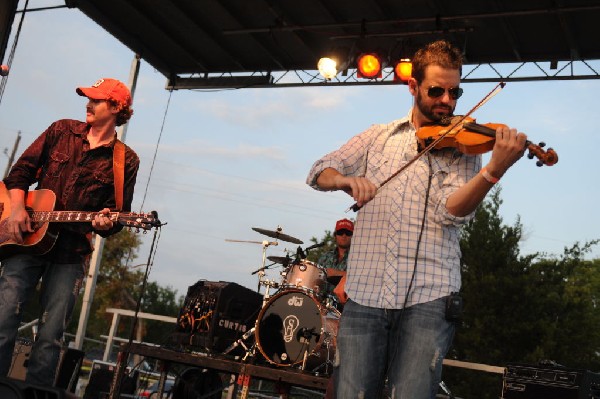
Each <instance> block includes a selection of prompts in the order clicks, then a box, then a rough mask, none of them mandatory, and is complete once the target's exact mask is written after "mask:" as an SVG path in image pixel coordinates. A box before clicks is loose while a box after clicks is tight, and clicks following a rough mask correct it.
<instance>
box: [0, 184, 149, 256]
mask: <svg viewBox="0 0 600 399" xmlns="http://www.w3.org/2000/svg"><path fill="white" fill-rule="evenodd" d="M55 203H56V195H55V194H54V192H52V190H46V189H41V190H35V191H29V192H27V193H26V198H25V206H26V209H27V211H28V212H29V217H30V218H31V221H32V225H33V228H34V229H35V231H34V232H33V233H29V234H25V235H24V236H23V242H22V243H17V242H16V241H14V240H13V239H12V238H11V236H10V235H9V233H8V228H7V225H8V217H9V216H10V197H9V194H8V190H7V189H6V186H5V185H4V183H2V182H1V181H0V259H3V258H6V257H7V256H11V255H15V254H21V253H28V254H32V255H43V254H45V253H47V252H48V251H50V250H51V249H52V247H53V246H54V244H55V243H56V239H57V238H58V232H56V231H54V229H52V228H51V227H50V223H53V222H60V223H91V222H92V221H93V220H94V217H95V216H96V215H97V214H98V212H86V211H55V210H54V205H55ZM107 217H108V218H109V219H110V220H111V221H113V223H120V224H122V225H124V226H126V227H132V228H136V229H143V230H151V229H152V228H153V227H160V226H161V223H160V221H159V220H158V215H157V214H156V212H150V213H133V212H110V213H109V214H108V215H107Z"/></svg>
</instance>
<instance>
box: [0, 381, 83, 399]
mask: <svg viewBox="0 0 600 399" xmlns="http://www.w3.org/2000/svg"><path fill="white" fill-rule="evenodd" d="M0 398H2V399H77V397H76V396H75V395H73V394H72V393H70V392H66V391H65V390H64V389H61V388H56V387H44V386H39V385H32V384H29V383H26V382H24V381H19V380H15V379H12V378H8V377H0Z"/></svg>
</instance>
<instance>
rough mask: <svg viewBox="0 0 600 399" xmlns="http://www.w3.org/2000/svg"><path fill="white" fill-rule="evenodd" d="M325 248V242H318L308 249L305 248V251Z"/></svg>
mask: <svg viewBox="0 0 600 399" xmlns="http://www.w3.org/2000/svg"><path fill="white" fill-rule="evenodd" d="M324 246H325V242H324V241H323V242H320V243H318V244H313V245H311V246H310V247H308V248H306V249H305V251H310V250H311V249H315V248H320V247H324Z"/></svg>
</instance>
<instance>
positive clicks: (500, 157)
mask: <svg viewBox="0 0 600 399" xmlns="http://www.w3.org/2000/svg"><path fill="white" fill-rule="evenodd" d="M526 146H527V136H526V135H525V134H524V133H520V132H517V130H516V129H510V128H508V127H506V126H501V127H499V128H498V129H497V130H496V142H495V143H494V148H493V150H492V157H491V159H490V162H489V163H488V165H487V166H486V169H487V170H488V172H489V173H490V174H491V175H492V176H494V177H496V178H498V179H499V178H501V177H502V175H504V173H506V171H507V170H508V169H509V168H510V167H511V166H512V165H513V164H514V163H515V162H517V161H518V160H519V159H520V158H521V157H522V156H523V155H524V154H525V149H526Z"/></svg>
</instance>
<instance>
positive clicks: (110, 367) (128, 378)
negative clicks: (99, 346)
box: [83, 360, 139, 399]
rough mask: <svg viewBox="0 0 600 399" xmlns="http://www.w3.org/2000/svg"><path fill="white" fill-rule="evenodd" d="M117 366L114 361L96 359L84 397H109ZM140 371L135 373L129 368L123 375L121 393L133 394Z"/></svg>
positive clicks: (95, 398)
mask: <svg viewBox="0 0 600 399" xmlns="http://www.w3.org/2000/svg"><path fill="white" fill-rule="evenodd" d="M116 369H117V366H116V365H115V364H114V363H108V362H101V361H98V360H94V362H93V363H92V370H91V372H90V379H89V381H88V384H87V387H86V388H85V393H84V394H83V399H104V398H107V397H108V394H109V393H110V387H111V386H112V381H113V377H114V375H115V370H116ZM138 375H139V373H138V371H137V370H136V371H134V372H133V373H131V372H130V370H128V372H126V373H125V374H124V375H123V379H122V380H121V392H120V393H121V395H122V396H125V395H133V394H134V393H135V389H136V388H137V383H138Z"/></svg>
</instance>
